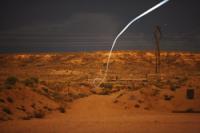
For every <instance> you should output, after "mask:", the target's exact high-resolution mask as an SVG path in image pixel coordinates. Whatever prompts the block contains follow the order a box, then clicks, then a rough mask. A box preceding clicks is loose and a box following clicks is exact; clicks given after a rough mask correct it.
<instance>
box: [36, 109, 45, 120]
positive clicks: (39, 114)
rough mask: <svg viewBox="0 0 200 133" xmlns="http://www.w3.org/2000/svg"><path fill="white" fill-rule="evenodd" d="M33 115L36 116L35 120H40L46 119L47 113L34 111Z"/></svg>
mask: <svg viewBox="0 0 200 133" xmlns="http://www.w3.org/2000/svg"><path fill="white" fill-rule="evenodd" d="M33 115H34V118H40V119H41V118H44V117H45V113H44V111H42V110H37V111H34V113H33Z"/></svg>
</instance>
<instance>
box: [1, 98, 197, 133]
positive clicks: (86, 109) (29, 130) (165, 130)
mask: <svg viewBox="0 0 200 133" xmlns="http://www.w3.org/2000/svg"><path fill="white" fill-rule="evenodd" d="M114 97H115V95H110V96H102V95H92V96H89V97H86V98H82V99H79V100H77V101H75V102H74V103H73V104H72V106H71V108H70V109H69V110H68V111H67V112H66V113H65V114H60V113H56V114H53V115H51V116H49V117H47V118H45V119H33V120H13V121H7V122H1V123H0V132H1V133H146V132H148V133H169V132H173V133H188V132H190V133H199V132H200V115H199V114H166V113H165V114H161V113H160V114H158V113H138V112H137V113H135V112H134V111H130V110H124V109H123V108H120V107H119V106H117V105H116V104H114V103H113V100H114Z"/></svg>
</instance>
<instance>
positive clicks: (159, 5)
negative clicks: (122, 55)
mask: <svg viewBox="0 0 200 133" xmlns="http://www.w3.org/2000/svg"><path fill="white" fill-rule="evenodd" d="M167 2H169V0H163V1H162V2H160V3H158V4H157V5H155V6H153V7H152V8H150V9H148V10H147V11H145V12H144V13H142V14H140V15H139V16H137V17H136V18H134V19H133V20H131V21H130V22H129V23H128V24H127V25H126V26H125V27H124V28H123V29H122V31H121V32H119V34H118V35H117V36H116V37H115V39H114V41H113V44H112V47H111V49H110V52H109V55H108V60H107V64H106V70H105V74H104V76H103V78H95V79H94V81H93V83H94V85H95V82H96V81H97V80H100V82H99V83H98V85H97V86H95V88H96V87H99V86H100V84H101V83H103V82H104V80H105V79H106V77H107V73H108V69H109V63H110V58H111V55H112V51H113V48H114V47H115V43H116V42H117V39H118V38H119V37H120V36H121V35H122V34H123V33H124V32H125V31H126V29H127V28H128V27H129V26H130V25H131V24H133V23H134V22H135V21H137V20H139V19H140V18H142V17H143V16H145V15H147V14H149V13H150V12H152V11H154V10H155V9H157V8H159V7H161V6H162V5H164V4H165V3H167Z"/></svg>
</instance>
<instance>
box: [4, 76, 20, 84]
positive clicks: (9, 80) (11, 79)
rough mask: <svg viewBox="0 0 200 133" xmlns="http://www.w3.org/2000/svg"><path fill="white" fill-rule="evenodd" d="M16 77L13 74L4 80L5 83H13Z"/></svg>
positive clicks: (15, 81)
mask: <svg viewBox="0 0 200 133" xmlns="http://www.w3.org/2000/svg"><path fill="white" fill-rule="evenodd" d="M17 81H18V79H17V78H16V77H14V76H11V77H8V78H7V79H6V81H5V85H15V84H16V83H17Z"/></svg>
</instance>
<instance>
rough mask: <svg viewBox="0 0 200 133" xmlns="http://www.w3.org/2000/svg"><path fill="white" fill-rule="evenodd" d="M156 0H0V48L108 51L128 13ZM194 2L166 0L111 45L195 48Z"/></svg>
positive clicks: (199, 29)
mask: <svg viewBox="0 0 200 133" xmlns="http://www.w3.org/2000/svg"><path fill="white" fill-rule="evenodd" d="M160 1H162V0H72V1H70V0H64V1H61V0H7V1H6V0H4V1H3V0H2V1H1V3H0V18H1V19H0V20H1V21H0V52H1V53H2V52H45V51H91V50H109V49H110V47H111V45H112V41H113V40H114V37H115V36H116V35H117V33H118V32H120V30H122V28H123V27H124V26H125V25H126V24H127V23H128V22H129V21H130V20H131V19H133V18H135V17H136V16H137V15H139V14H140V13H142V12H144V11H145V10H147V9H149V8H150V7H152V6H154V5H155V4H157V3H159V2H160ZM199 5H200V1H199V0H170V1H169V2H168V3H167V4H165V5H164V6H162V7H160V8H159V9H157V10H155V11H154V12H152V13H150V14H148V15H147V16H145V17H143V18H142V19H140V20H139V21H137V22H136V23H134V24H133V25H132V26H131V27H130V28H129V29H128V30H127V31H126V32H125V34H124V35H123V36H122V37H121V38H120V39H119V41H118V42H117V44H116V48H115V49H122V50H151V49H154V42H153V35H152V32H153V29H154V26H155V25H160V26H161V30H162V34H163V37H162V40H161V49H162V50H184V51H200V14H199V13H200V7H199Z"/></svg>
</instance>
